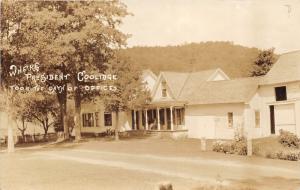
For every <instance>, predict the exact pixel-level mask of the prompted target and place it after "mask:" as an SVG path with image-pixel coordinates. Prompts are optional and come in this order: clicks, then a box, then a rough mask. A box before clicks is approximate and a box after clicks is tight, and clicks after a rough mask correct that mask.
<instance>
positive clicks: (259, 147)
mask: <svg viewBox="0 0 300 190" xmlns="http://www.w3.org/2000/svg"><path fill="white" fill-rule="evenodd" d="M281 151H292V152H294V151H299V152H300V149H297V148H293V147H286V146H283V145H282V144H281V143H279V140H278V136H271V137H265V138H260V139H255V140H253V154H254V155H256V156H261V157H268V155H270V154H274V153H276V152H281Z"/></svg>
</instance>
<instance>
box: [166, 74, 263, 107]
mask: <svg viewBox="0 0 300 190" xmlns="http://www.w3.org/2000/svg"><path fill="white" fill-rule="evenodd" d="M217 70H218V69H213V70H204V71H199V72H192V73H180V72H162V73H161V75H162V77H164V79H165V80H166V82H167V85H168V86H169V88H170V91H171V93H172V95H173V97H174V100H175V101H181V102H187V104H216V103H242V102H247V101H249V99H250V98H251V97H252V96H253V95H254V93H255V92H256V90H257V88H258V84H259V80H260V79H261V78H258V77H256V78H254V77H252V78H240V79H234V80H221V81H208V80H209V78H210V77H211V76H212V75H213V74H214V73H215V72H216V71H217Z"/></svg>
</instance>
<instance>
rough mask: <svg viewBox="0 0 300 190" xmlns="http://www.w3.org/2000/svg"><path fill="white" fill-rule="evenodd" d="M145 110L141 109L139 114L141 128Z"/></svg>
mask: <svg viewBox="0 0 300 190" xmlns="http://www.w3.org/2000/svg"><path fill="white" fill-rule="evenodd" d="M142 112H143V110H139V111H138V114H139V130H141V128H142V126H143V118H142V117H143V113H142Z"/></svg>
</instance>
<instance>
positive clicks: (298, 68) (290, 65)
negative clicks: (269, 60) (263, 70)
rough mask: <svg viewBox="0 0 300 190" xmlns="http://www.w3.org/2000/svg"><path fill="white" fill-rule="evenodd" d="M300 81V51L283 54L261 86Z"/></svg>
mask: <svg viewBox="0 0 300 190" xmlns="http://www.w3.org/2000/svg"><path fill="white" fill-rule="evenodd" d="M293 81H300V51H294V52H289V53H285V54H282V55H281V56H280V57H279V59H278V61H277V62H276V63H275V64H274V66H273V67H272V68H271V70H270V71H269V72H268V73H267V75H265V77H264V78H263V79H262V80H261V82H260V84H261V85H268V84H278V83H284V82H293Z"/></svg>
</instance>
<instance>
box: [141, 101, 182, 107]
mask: <svg viewBox="0 0 300 190" xmlns="http://www.w3.org/2000/svg"><path fill="white" fill-rule="evenodd" d="M185 104H187V102H186V101H176V100H165V101H161V100H160V101H152V102H151V103H150V104H149V105H148V106H147V107H148V108H156V107H171V106H172V107H176V106H184V105H185Z"/></svg>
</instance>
